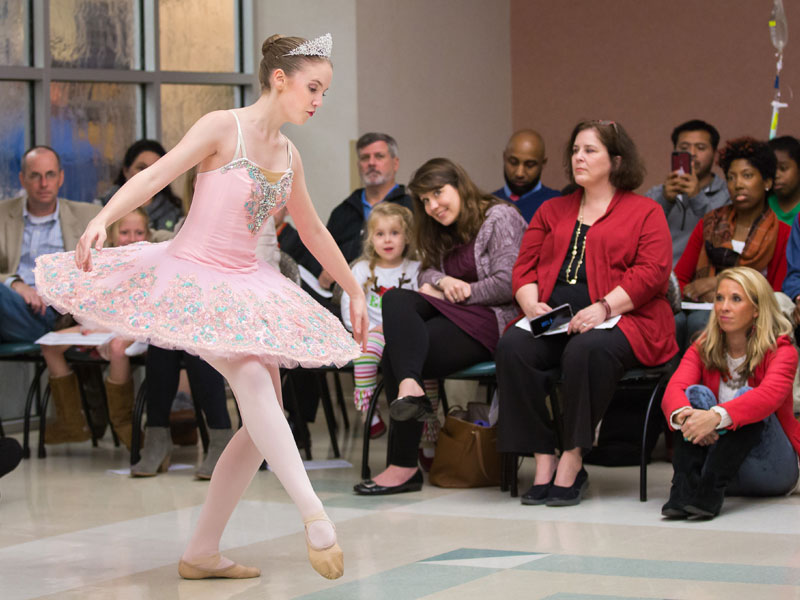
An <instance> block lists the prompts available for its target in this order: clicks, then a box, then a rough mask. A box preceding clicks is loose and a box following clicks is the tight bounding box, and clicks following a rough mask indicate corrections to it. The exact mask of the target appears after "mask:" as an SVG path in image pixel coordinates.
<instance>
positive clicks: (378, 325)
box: [342, 203, 438, 456]
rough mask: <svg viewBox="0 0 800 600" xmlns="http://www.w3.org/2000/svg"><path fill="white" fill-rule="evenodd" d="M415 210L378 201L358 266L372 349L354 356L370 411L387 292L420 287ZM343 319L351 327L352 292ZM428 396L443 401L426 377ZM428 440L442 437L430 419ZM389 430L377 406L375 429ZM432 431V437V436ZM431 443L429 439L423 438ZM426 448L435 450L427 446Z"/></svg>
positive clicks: (358, 401)
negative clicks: (414, 242)
mask: <svg viewBox="0 0 800 600" xmlns="http://www.w3.org/2000/svg"><path fill="white" fill-rule="evenodd" d="M412 226H413V215H412V213H411V211H410V210H408V209H407V208H405V207H404V206H400V205H399V204H393V203H380V204H377V205H376V206H375V207H374V208H373V209H372V212H371V213H370V215H369V218H368V219H367V225H366V234H365V236H364V238H365V239H364V251H363V253H362V254H361V257H360V258H359V259H358V261H356V262H355V264H353V266H352V270H353V275H354V276H355V278H356V280H357V281H358V282H359V283H360V284H361V285H362V287H363V288H364V293H365V294H366V297H367V313H368V315H369V335H368V337H367V350H366V351H365V352H363V353H362V354H361V356H360V357H359V358H358V359H356V360H355V361H354V362H353V365H354V376H355V390H354V400H355V405H356V408H357V409H358V410H359V411H361V412H362V413H366V411H367V409H368V408H369V402H370V399H371V398H372V394H373V393H374V392H375V387H376V383H377V375H378V365H379V364H380V362H381V357H382V356H383V346H384V339H383V317H382V316H381V305H382V298H383V294H384V293H385V292H386V291H387V290H389V289H392V288H405V289H409V290H416V289H418V284H417V273H418V271H419V261H417V260H412V259H413V258H414V257H415V254H416V253H415V251H414V249H413V248H412V247H411V246H410V245H409V239H410V235H411V229H412ZM342 319H343V320H344V325H345V327H347V329H348V330H352V324H351V323H350V298H349V297H348V295H347V294H346V293H344V294H342ZM425 383H426V386H425V390H426V392H427V393H428V397H432V401H436V402H437V404H438V390H437V389H436V386H437V382H436V381H430V382H425ZM426 430H427V434H424V435H423V442H425V441H427V442H428V446H429V447H430V448H431V450H432V443H431V442H433V441H435V439H436V426H435V425H433V422H430V423H426ZM385 431H386V426H385V424H384V423H383V420H382V419H381V417H380V415H379V414H378V413H377V412H376V413H375V416H374V417H373V420H372V423H371V429H370V434H371V436H372V437H378V436H380V435H382V434H383V433H384V432H385ZM426 435H427V437H426ZM423 446H424V447H425V444H424V443H423ZM425 452H426V454H431V456H432V453H430V452H429V451H428V450H425Z"/></svg>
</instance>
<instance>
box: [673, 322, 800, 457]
mask: <svg viewBox="0 0 800 600" xmlns="http://www.w3.org/2000/svg"><path fill="white" fill-rule="evenodd" d="M796 369H797V350H795V348H794V346H793V345H792V342H791V340H790V339H789V338H788V336H782V337H779V338H778V343H777V347H776V348H775V349H774V350H770V351H768V352H767V353H766V354H765V355H764V360H762V361H761V364H759V365H758V366H757V367H756V368H755V371H754V372H753V374H752V375H750V377H749V378H748V380H747V384H748V385H749V386H751V387H752V388H754V389H752V390H750V391H749V392H745V393H744V394H742V395H741V396H739V397H738V398H734V399H733V400H729V401H728V402H726V403H725V404H723V405H722V406H723V407H724V408H725V410H726V411H728V414H729V415H730V417H731V421H732V424H731V426H730V427H729V428H728V429H738V428H739V427H742V426H743V425H749V424H751V423H757V422H758V421H763V420H764V419H766V418H767V417H768V416H769V415H771V414H773V413H775V415H776V416H777V417H778V421H780V424H781V427H782V428H783V430H784V431H785V432H786V436H787V437H788V438H789V441H790V442H791V443H792V446H794V450H795V452H797V453H798V454H800V423H798V421H797V419H795V418H794V411H793V409H792V384H793V383H794V373H795V370H796ZM719 380H720V372H719V371H717V370H716V369H709V368H706V366H705V365H704V364H703V361H702V360H701V358H700V352H699V350H698V349H697V344H696V343H695V344H692V345H691V346H690V347H689V349H688V350H687V351H686V354H684V355H683V360H681V364H680V365H679V366H678V370H677V371H675V374H674V375H673V376H672V379H670V380H669V384H667V389H666V391H665V392H664V398H663V400H662V401H661V410H663V411H664V416H665V417H666V418H667V422H668V423H669V426H670V428H672V423H671V422H670V415H672V413H673V412H675V411H676V410H678V409H679V408H681V407H682V406H690V404H689V400H688V399H687V398H686V388H688V387H689V386H690V385H694V384H696V383H701V384H703V385H704V386H706V387H708V388H709V389H710V390H711V391H712V392H714V395H717V394H718V393H719Z"/></svg>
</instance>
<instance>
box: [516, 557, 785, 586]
mask: <svg viewBox="0 0 800 600" xmlns="http://www.w3.org/2000/svg"><path fill="white" fill-rule="evenodd" d="M514 568H515V569H519V570H523V571H556V572H559V573H581V574H586V575H609V576H612V577H644V578H649V579H682V580H695V581H716V582H723V583H754V584H760V585H800V569H796V568H792V567H770V566H757V565H737V564H726V563H706V562H702V563H701V562H680V561H667V560H645V559H639V558H610V557H602V556H570V555H551V556H547V557H545V558H542V559H541V560H537V561H533V562H530V563H526V564H524V565H520V566H518V567H514Z"/></svg>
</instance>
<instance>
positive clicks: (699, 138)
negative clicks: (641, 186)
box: [645, 120, 730, 265]
mask: <svg viewBox="0 0 800 600" xmlns="http://www.w3.org/2000/svg"><path fill="white" fill-rule="evenodd" d="M718 145H719V133H718V132H717V130H716V129H715V128H714V126H713V125H709V124H708V123H706V122H705V121H700V120H692V121H687V122H686V123H683V124H682V125H678V126H677V127H676V128H675V129H674V130H673V131H672V147H673V149H674V150H675V151H676V152H689V153H690V154H691V155H692V171H691V173H681V172H679V171H670V173H669V175H667V178H666V180H665V181H664V183H663V185H657V186H655V187H653V188H651V189H650V190H648V192H647V194H645V195H646V196H648V197H650V198H652V199H653V200H655V201H656V202H658V203H659V204H660V205H661V207H662V208H663V209H664V214H666V215H667V223H668V224H669V231H670V234H671V235H672V264H673V265H675V264H676V263H677V262H678V259H679V258H680V257H681V255H682V254H683V249H684V248H685V247H686V243H687V242H688V241H689V235H690V234H691V232H692V229H694V226H695V225H696V224H697V221H699V220H700V219H702V218H703V215H705V214H706V213H708V212H710V211H712V210H714V209H716V208H719V207H720V206H723V205H725V204H727V203H728V202H729V201H730V198H729V197H728V189H727V187H726V186H725V181H724V180H722V179H720V178H719V177H717V176H716V175H714V173H713V172H712V171H711V168H712V167H713V166H714V154H715V153H716V151H717V146H718Z"/></svg>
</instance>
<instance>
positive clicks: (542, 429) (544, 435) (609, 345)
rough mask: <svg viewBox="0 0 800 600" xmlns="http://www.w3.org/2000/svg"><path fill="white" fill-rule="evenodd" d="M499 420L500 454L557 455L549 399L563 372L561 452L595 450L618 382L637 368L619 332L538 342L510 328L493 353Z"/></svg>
mask: <svg viewBox="0 0 800 600" xmlns="http://www.w3.org/2000/svg"><path fill="white" fill-rule="evenodd" d="M495 361H496V362H497V391H498V394H499V399H500V415H499V422H498V429H497V449H498V451H500V452H513V453H518V454H532V453H539V454H554V453H555V449H556V447H557V446H558V440H557V435H556V431H555V428H554V426H553V423H552V420H551V418H550V414H549V412H548V410H547V405H546V403H545V399H546V397H547V396H548V394H549V393H550V390H551V388H552V385H553V383H555V382H553V381H551V380H550V377H549V376H548V371H549V370H550V369H553V368H560V369H561V379H562V381H563V385H562V386H561V393H560V394H559V399H560V400H561V409H562V413H563V424H564V432H563V435H564V439H563V440H562V444H561V447H562V450H572V449H574V448H582V449H583V451H584V453H585V452H587V451H588V450H590V449H591V447H592V443H593V441H594V430H595V427H596V426H597V424H598V423H599V422H600V419H602V418H603V414H605V412H606V409H607V408H608V405H609V404H610V402H611V399H612V397H613V395H614V389H615V388H616V386H617V381H619V379H620V378H621V377H622V375H623V374H624V373H625V371H626V370H627V369H630V368H631V367H633V366H635V365H636V364H637V361H636V358H635V356H634V354H633V350H632V349H631V346H630V344H629V343H628V340H627V339H626V338H625V335H624V334H623V333H622V332H621V331H620V330H619V328H618V327H614V328H613V329H593V330H591V331H587V332H586V333H581V334H577V335H569V336H568V335H564V334H562V335H553V336H542V337H539V338H534V337H533V336H532V335H531V334H530V333H529V332H527V331H524V330H522V329H520V328H519V327H511V328H510V329H509V330H508V331H507V332H506V333H505V335H503V337H502V338H501V339H500V343H499V344H498V345H497V352H496V353H495Z"/></svg>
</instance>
